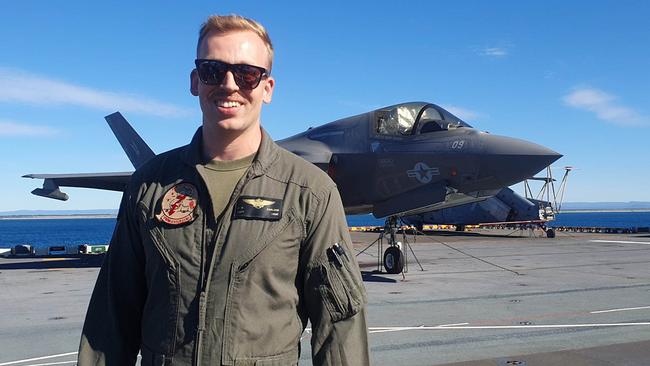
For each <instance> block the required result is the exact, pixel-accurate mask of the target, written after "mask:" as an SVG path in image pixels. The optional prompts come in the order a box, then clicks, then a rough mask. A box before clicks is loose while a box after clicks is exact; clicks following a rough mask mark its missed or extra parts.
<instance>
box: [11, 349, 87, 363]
mask: <svg viewBox="0 0 650 366" xmlns="http://www.w3.org/2000/svg"><path fill="white" fill-rule="evenodd" d="M76 354H77V352H68V353H61V354H58V355H50V356H42V357H34V358H27V359H24V360H18V361H11V362H3V363H0V366H7V365H15V364H17V363H25V362H30V361H39V360H46V359H48V358H56V357H63V356H72V355H76Z"/></svg>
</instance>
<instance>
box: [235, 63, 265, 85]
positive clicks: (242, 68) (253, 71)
mask: <svg viewBox="0 0 650 366" xmlns="http://www.w3.org/2000/svg"><path fill="white" fill-rule="evenodd" d="M233 74H234V76H235V82H236V83H237V85H238V86H239V87H240V88H243V89H255V88H257V86H258V85H259V84H260V81H261V80H262V71H261V70H259V69H257V68H255V67H251V66H247V65H238V66H237V67H236V68H234V69H233Z"/></svg>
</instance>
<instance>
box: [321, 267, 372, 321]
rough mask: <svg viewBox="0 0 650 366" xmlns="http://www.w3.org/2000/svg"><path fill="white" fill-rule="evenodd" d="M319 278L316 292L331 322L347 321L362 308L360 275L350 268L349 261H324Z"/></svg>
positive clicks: (362, 292) (363, 297)
mask: <svg viewBox="0 0 650 366" xmlns="http://www.w3.org/2000/svg"><path fill="white" fill-rule="evenodd" d="M355 272H356V273H355ZM320 277H321V280H322V282H321V284H320V286H319V287H318V291H319V293H320V296H321V298H322V300H323V302H324V304H325V307H326V308H327V310H328V312H329V314H330V316H331V317H332V321H333V322H337V321H339V320H343V319H348V318H350V317H352V316H353V315H355V314H356V313H358V312H359V311H360V310H361V309H362V308H363V306H364V304H365V303H366V293H365V289H364V288H363V283H362V282H361V274H360V273H358V271H354V270H353V269H352V268H351V265H350V261H348V260H341V261H340V264H339V263H335V262H333V261H326V262H325V263H324V264H322V265H321V266H320Z"/></svg>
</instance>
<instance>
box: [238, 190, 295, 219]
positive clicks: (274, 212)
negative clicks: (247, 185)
mask: <svg viewBox="0 0 650 366" xmlns="http://www.w3.org/2000/svg"><path fill="white" fill-rule="evenodd" d="M282 202H283V201H282V200H281V199H277V198H268V197H251V196H241V197H239V199H238V200H237V202H236V203H235V208H234V210H233V214H232V216H233V217H232V218H233V220H236V219H249V220H251V219H252V220H271V221H275V220H280V219H281V218H282Z"/></svg>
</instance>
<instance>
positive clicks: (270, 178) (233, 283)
mask: <svg viewBox="0 0 650 366" xmlns="http://www.w3.org/2000/svg"><path fill="white" fill-rule="evenodd" d="M201 141H202V140H201V128H199V130H198V131H197V133H196V134H195V135H194V138H193V139H192V142H191V143H190V144H189V145H187V146H184V147H180V148H177V149H175V150H171V151H169V152H166V153H163V154H161V155H159V156H157V157H155V158H154V159H152V160H151V161H149V162H148V163H147V164H145V166H143V167H142V168H141V169H138V170H137V171H136V172H135V173H134V174H133V177H132V179H131V184H130V186H129V188H128V190H127V191H126V192H125V194H124V197H123V200H122V204H121V206H120V213H119V215H118V220H117V225H116V228H115V232H114V233H113V238H112V240H111V244H110V249H109V251H108V253H107V254H106V258H105V260H104V263H103V265H102V268H101V270H100V272H99V277H98V279H97V283H96V285H95V289H94V291H93V294H92V297H91V300H90V304H89V307H88V312H87V314H86V320H85V323H84V327H83V333H82V337H81V344H80V348H79V356H78V359H79V365H80V366H88V365H109V366H113V365H116V366H124V365H133V364H134V363H135V361H136V356H137V354H138V351H140V352H141V355H142V362H141V364H142V365H143V366H150V365H156V366H157V365H183V366H184V365H295V364H297V362H298V357H299V344H300V337H301V335H302V333H303V330H304V329H305V327H306V324H307V321H308V320H310V321H311V324H312V331H311V345H312V359H313V363H314V364H315V365H367V364H369V355H368V335H367V334H368V333H367V327H366V320H365V304H366V294H365V289H364V287H363V283H362V280H361V276H360V272H359V267H358V264H357V262H356V259H355V255H354V251H353V249H352V243H351V240H350V236H349V233H348V229H347V225H346V221H345V216H344V212H343V207H342V204H341V199H340V197H339V193H338V191H337V189H336V186H335V185H334V183H333V182H332V181H331V180H330V178H329V177H328V176H327V175H326V174H325V173H323V172H322V171H321V170H320V169H318V168H317V167H315V166H314V165H312V164H310V163H308V162H307V161H305V160H303V159H301V158H299V157H297V156H295V155H293V154H291V153H289V152H287V151H286V150H284V149H282V148H280V147H278V146H277V145H276V144H275V143H274V142H273V141H272V140H271V138H270V137H269V136H268V134H266V132H263V137H262V142H261V145H260V148H259V151H258V153H257V156H256V157H255V160H254V161H253V163H252V165H251V167H250V168H249V170H248V171H247V172H246V173H245V175H244V177H243V178H242V179H241V180H240V181H239V183H238V184H237V186H236V187H235V190H234V192H233V194H232V197H231V198H230V201H229V203H228V205H227V207H226V208H225V210H224V213H223V215H222V219H221V220H219V221H218V222H217V220H216V219H215V217H214V214H213V211H212V208H211V199H210V192H209V190H208V189H207V187H206V185H205V183H204V180H203V178H202V174H203V169H205V167H204V166H203V159H202V157H201V151H202V148H201ZM188 192H189V193H188ZM163 214H164V215H163ZM167 216H169V217H171V219H169V218H166V217H167Z"/></svg>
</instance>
